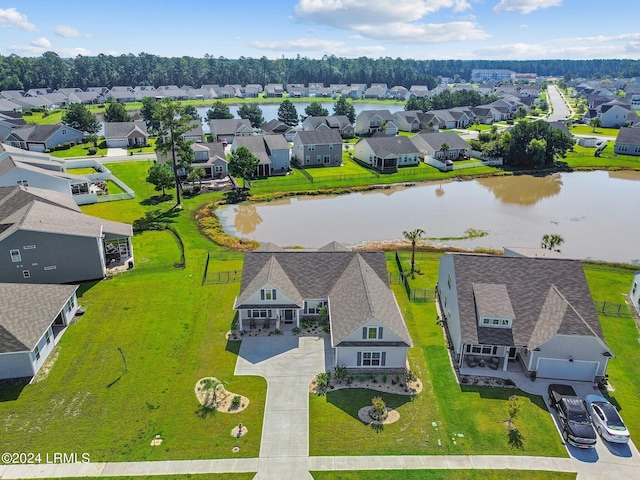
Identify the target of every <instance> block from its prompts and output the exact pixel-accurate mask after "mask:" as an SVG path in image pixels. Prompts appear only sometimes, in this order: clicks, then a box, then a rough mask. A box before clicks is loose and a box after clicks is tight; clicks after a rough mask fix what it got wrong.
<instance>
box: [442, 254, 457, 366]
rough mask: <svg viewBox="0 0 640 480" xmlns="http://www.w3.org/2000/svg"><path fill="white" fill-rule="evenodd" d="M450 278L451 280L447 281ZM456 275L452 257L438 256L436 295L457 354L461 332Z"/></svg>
mask: <svg viewBox="0 0 640 480" xmlns="http://www.w3.org/2000/svg"><path fill="white" fill-rule="evenodd" d="M449 278H451V282H449ZM455 286H456V275H455V270H454V268H453V257H452V256H451V255H445V256H443V257H441V258H440V268H439V270H438V286H437V289H438V296H439V300H440V309H441V313H442V315H443V316H444V320H445V321H446V322H447V329H448V331H449V337H450V339H451V343H452V344H453V350H454V352H455V353H456V354H457V355H459V354H460V353H461V351H462V333H461V331H460V311H459V308H458V294H457V292H456V289H455Z"/></svg>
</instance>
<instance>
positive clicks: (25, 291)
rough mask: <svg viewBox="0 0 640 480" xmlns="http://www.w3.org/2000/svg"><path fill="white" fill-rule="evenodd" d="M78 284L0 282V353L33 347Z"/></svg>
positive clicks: (27, 349) (21, 350) (30, 349)
mask: <svg viewBox="0 0 640 480" xmlns="http://www.w3.org/2000/svg"><path fill="white" fill-rule="evenodd" d="M77 288H78V287H77V286H76V285H39V284H22V283H21V284H16V283H0V353H11V352H24V351H32V350H33V349H34V348H35V346H36V345H37V343H38V341H39V340H40V339H41V338H42V336H43V335H44V333H45V332H46V331H47V329H48V328H49V326H50V325H51V323H53V321H54V320H55V318H56V317H57V316H58V314H59V313H60V311H61V310H62V308H63V307H64V306H65V304H66V303H67V301H68V300H69V298H71V296H72V295H73V293H74V292H75V291H76V290H77Z"/></svg>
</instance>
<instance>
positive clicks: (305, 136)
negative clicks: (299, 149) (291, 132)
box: [294, 128, 342, 145]
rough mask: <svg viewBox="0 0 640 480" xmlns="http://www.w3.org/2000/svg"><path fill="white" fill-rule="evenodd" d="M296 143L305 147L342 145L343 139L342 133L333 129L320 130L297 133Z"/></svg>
mask: <svg viewBox="0 0 640 480" xmlns="http://www.w3.org/2000/svg"><path fill="white" fill-rule="evenodd" d="M294 141H297V142H299V143H302V144H303V145H328V144H330V143H333V144H335V143H339V144H342V137H341V136H340V132H338V131H337V130H335V129H333V128H330V129H329V128H322V129H320V130H300V131H299V132H298V133H296V136H295V139H294Z"/></svg>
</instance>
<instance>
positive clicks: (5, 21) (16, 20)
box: [0, 8, 36, 32]
mask: <svg viewBox="0 0 640 480" xmlns="http://www.w3.org/2000/svg"><path fill="white" fill-rule="evenodd" d="M0 27H16V28H21V29H22V30H28V31H30V32H32V31H33V30H35V29H36V26H35V25H34V24H33V23H29V20H28V19H27V16H26V15H23V14H21V13H20V12H18V11H17V10H16V9H15V8H5V9H3V8H0Z"/></svg>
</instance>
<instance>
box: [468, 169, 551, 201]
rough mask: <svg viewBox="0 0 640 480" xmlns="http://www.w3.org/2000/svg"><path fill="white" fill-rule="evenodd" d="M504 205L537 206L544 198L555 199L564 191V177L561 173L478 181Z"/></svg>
mask: <svg viewBox="0 0 640 480" xmlns="http://www.w3.org/2000/svg"><path fill="white" fill-rule="evenodd" d="M478 184H479V185H482V186H483V187H485V188H486V189H488V190H489V191H490V192H491V193H493V194H494V195H495V197H496V199H497V200H500V201H502V203H511V204H515V205H535V204H536V203H538V202H539V201H540V200H542V199H543V198H548V197H553V196H555V195H558V194H559V193H560V190H561V189H562V176H561V175H560V174H559V173H554V174H553V175H545V176H541V177H538V176H536V177H534V176H531V175H518V176H515V177H488V178H480V179H478Z"/></svg>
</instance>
